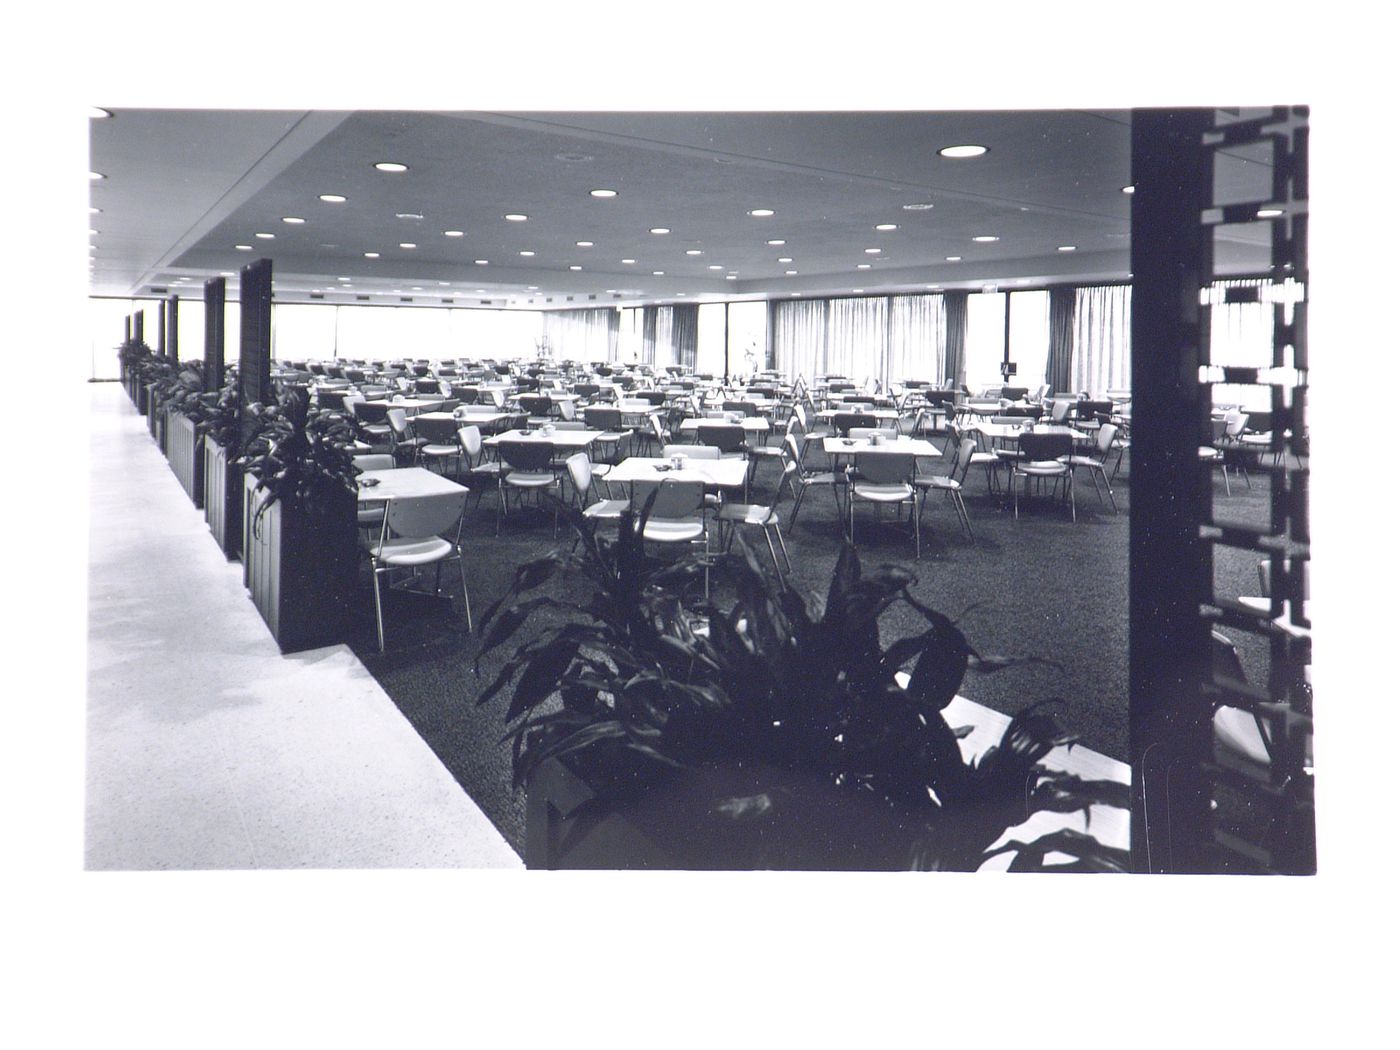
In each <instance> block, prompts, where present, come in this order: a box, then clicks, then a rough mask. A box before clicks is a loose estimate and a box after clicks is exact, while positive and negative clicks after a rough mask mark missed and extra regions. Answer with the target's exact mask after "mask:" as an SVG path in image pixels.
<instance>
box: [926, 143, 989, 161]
mask: <svg viewBox="0 0 1400 1050" xmlns="http://www.w3.org/2000/svg"><path fill="white" fill-rule="evenodd" d="M986 152H987V147H986V146H944V147H943V148H942V149H941V150H939V151H938V155H939V156H940V157H950V158H952V159H953V160H961V159H963V158H964V157H980V156H982V154H984V153H986Z"/></svg>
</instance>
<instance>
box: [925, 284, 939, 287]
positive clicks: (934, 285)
mask: <svg viewBox="0 0 1400 1050" xmlns="http://www.w3.org/2000/svg"><path fill="white" fill-rule="evenodd" d="M924 287H925V288H937V287H938V285H936V284H926V285H924Z"/></svg>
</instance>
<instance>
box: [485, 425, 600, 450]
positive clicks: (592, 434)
mask: <svg viewBox="0 0 1400 1050" xmlns="http://www.w3.org/2000/svg"><path fill="white" fill-rule="evenodd" d="M606 433H607V431H606V430H559V429H550V430H546V429H545V428H544V427H536V428H535V429H534V430H507V431H504V432H502V433H500V434H493V435H491V436H490V437H489V438H487V439H486V440H485V441H483V442H482V444H484V445H486V446H487V447H488V448H495V447H496V446H498V445H500V444H501V443H502V442H506V441H521V442H525V443H526V444H544V445H550V446H552V447H553V448H556V449H560V450H563V451H568V452H582V451H586V450H587V449H588V447H589V446H590V445H592V444H593V442H595V441H597V440H598V439H599V438H600V437H602V436H603V435H604V434H606Z"/></svg>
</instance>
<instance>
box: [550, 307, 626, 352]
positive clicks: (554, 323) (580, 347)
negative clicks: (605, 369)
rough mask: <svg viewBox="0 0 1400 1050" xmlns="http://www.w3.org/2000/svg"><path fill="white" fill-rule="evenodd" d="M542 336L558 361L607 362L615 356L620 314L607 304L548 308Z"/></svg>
mask: <svg viewBox="0 0 1400 1050" xmlns="http://www.w3.org/2000/svg"><path fill="white" fill-rule="evenodd" d="M543 320H544V337H545V339H547V340H548V341H549V346H550V349H551V350H553V352H554V357H555V358H556V359H557V360H572V361H610V360H613V359H614V358H615V357H616V356H617V335H618V330H619V320H620V316H619V314H618V312H617V311H616V310H614V309H611V308H609V307H593V308H586V309H582V310H550V311H547V312H546V313H545V314H544V315H543Z"/></svg>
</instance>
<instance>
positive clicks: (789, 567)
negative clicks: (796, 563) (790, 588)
mask: <svg viewBox="0 0 1400 1050" xmlns="http://www.w3.org/2000/svg"><path fill="white" fill-rule="evenodd" d="M773 531H774V532H776V533H777V534H778V546H779V547H780V548H781V549H782V552H783V564H785V565H786V566H787V571H788V572H792V559H791V558H789V557H788V549H787V541H786V540H784V539H783V530H782V527H781V526H780V525H779V524H778V523H777V522H776V521H775V522H773Z"/></svg>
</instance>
